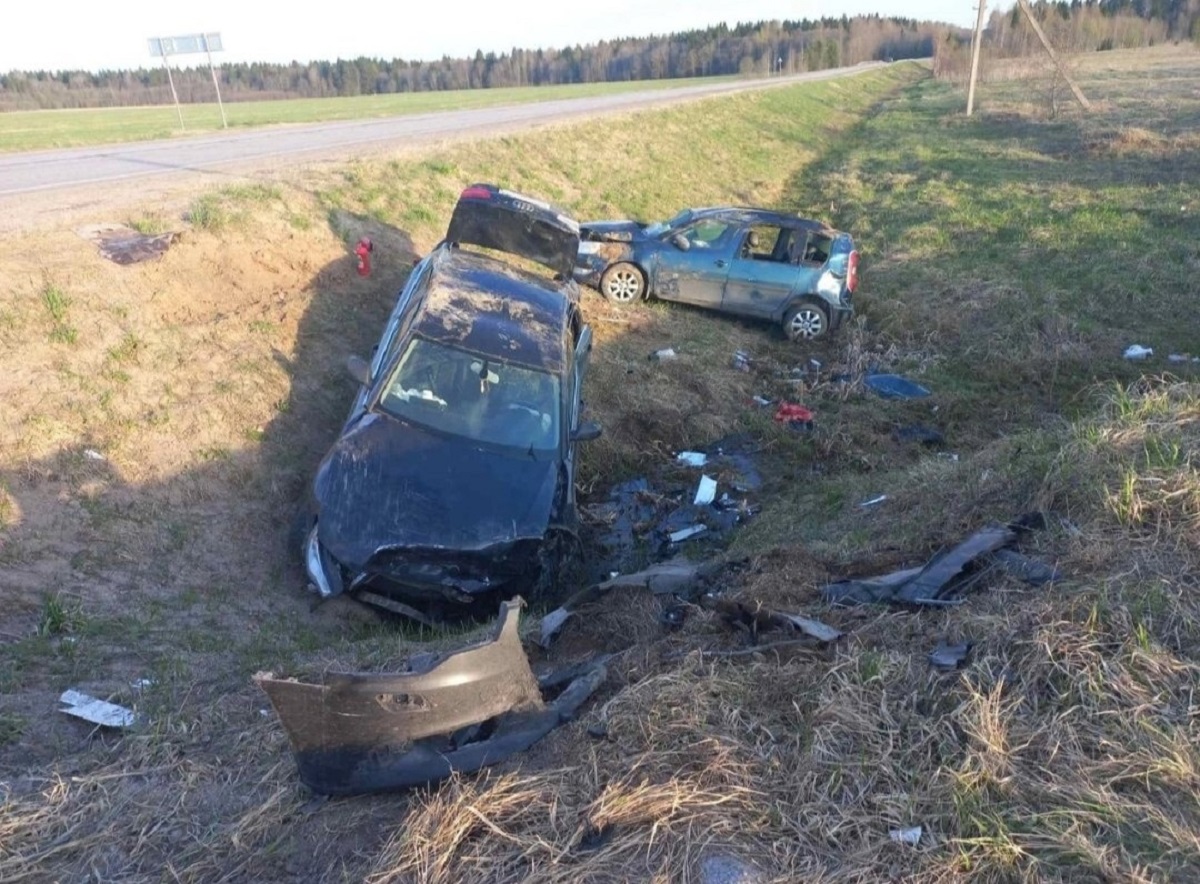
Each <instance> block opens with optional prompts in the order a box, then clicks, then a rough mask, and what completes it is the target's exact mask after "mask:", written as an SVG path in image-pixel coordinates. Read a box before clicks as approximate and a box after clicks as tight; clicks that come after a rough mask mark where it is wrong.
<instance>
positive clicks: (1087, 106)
mask: <svg viewBox="0 0 1200 884" xmlns="http://www.w3.org/2000/svg"><path fill="white" fill-rule="evenodd" d="M1017 3H1018V4H1019V5H1020V7H1021V11H1022V12H1023V13H1025V18H1027V19H1028V20H1029V24H1030V25H1032V26H1033V32H1034V33H1035V34H1037V35H1038V39H1039V40H1041V41H1042V46H1043V47H1044V48H1045V50H1046V54H1047V55H1049V56H1050V60H1051V61H1052V62H1054V66H1055V67H1056V68H1058V74H1059V76H1060V77H1062V78H1063V79H1064V80H1066V81H1067V85H1068V86H1070V87H1071V92H1072V93H1073V94H1074V96H1075V100H1076V101H1078V102H1079V106H1080V107H1082V108H1083V109H1084V110H1089V111H1090V110H1091V109H1092V104H1091V102H1090V101H1088V100H1087V98H1085V97H1084V94H1083V92H1082V91H1081V90H1080V88H1079V87H1078V86H1076V85H1075V81H1074V80H1072V79H1071V75H1070V74H1068V73H1067V69H1066V68H1065V67H1063V63H1062V62H1061V61H1059V60H1058V53H1057V52H1055V51H1054V47H1053V46H1051V45H1050V41H1049V40H1047V39H1046V35H1045V33H1044V32H1043V31H1042V26H1041V25H1039V24H1038V20H1037V19H1036V18H1034V17H1033V10H1032V9H1030V8H1029V4H1028V3H1026V2H1025V0H1017ZM967 113H968V114H970V113H971V112H970V111H969V110H968V111H967Z"/></svg>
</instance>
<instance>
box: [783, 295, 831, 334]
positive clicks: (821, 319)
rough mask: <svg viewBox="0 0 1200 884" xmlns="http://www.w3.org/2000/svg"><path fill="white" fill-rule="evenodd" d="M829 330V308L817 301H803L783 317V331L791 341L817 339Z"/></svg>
mask: <svg viewBox="0 0 1200 884" xmlns="http://www.w3.org/2000/svg"><path fill="white" fill-rule="evenodd" d="M828 332H829V310H828V309H827V308H826V307H825V306H824V305H823V304H819V303H817V302H816V301H802V302H801V303H799V304H797V305H796V306H794V307H792V308H791V309H790V310H788V312H787V313H786V314H784V317H783V333H784V334H785V335H787V338H788V340H789V341H815V340H816V339H817V338H821V337H824V336H825V335H826V334H827V333H828Z"/></svg>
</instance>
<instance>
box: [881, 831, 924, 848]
mask: <svg viewBox="0 0 1200 884" xmlns="http://www.w3.org/2000/svg"><path fill="white" fill-rule="evenodd" d="M888 837H889V838H891V839H892V840H893V841H895V842H896V843H897V844H907V845H909V846H910V847H916V846H917V842H918V841H920V840H921V827H920V826H911V827H909V828H907V829H892V831H890V832H888Z"/></svg>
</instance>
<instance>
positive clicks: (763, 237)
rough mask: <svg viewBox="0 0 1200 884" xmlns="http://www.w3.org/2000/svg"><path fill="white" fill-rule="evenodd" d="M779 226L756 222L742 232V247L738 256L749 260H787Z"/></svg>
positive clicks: (784, 243)
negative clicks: (781, 246) (782, 246)
mask: <svg viewBox="0 0 1200 884" xmlns="http://www.w3.org/2000/svg"><path fill="white" fill-rule="evenodd" d="M781 233H782V231H781V230H780V228H778V227H775V226H773V225H770V224H756V225H754V226H753V227H751V228H749V229H748V230H746V231H745V232H744V233H743V234H742V247H741V250H740V251H739V252H738V257H740V258H746V259H748V260H751V261H787V249H786V248H784V249H782V250H781V249H780V248H779V246H780V245H781V244H783V245H785V246H786V242H784V239H783V237H782V236H781Z"/></svg>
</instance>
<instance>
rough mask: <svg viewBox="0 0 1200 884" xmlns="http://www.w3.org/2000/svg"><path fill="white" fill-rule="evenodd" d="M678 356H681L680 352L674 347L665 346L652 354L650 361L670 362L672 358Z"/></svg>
mask: <svg viewBox="0 0 1200 884" xmlns="http://www.w3.org/2000/svg"><path fill="white" fill-rule="evenodd" d="M678 356H679V354H678V353H676V352H675V348H674V347H663V348H662V349H661V350H655V351H654V352H653V353H651V354H650V361H651V362H669V361H670V360H672V359H675V358H676V357H678Z"/></svg>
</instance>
